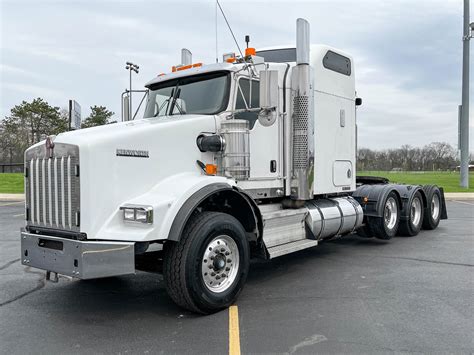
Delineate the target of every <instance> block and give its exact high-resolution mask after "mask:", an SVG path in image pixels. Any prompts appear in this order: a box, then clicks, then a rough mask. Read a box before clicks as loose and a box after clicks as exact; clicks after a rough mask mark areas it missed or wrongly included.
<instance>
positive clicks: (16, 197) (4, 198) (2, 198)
mask: <svg viewBox="0 0 474 355" xmlns="http://www.w3.org/2000/svg"><path fill="white" fill-rule="evenodd" d="M24 200H25V194H0V202H11V201H18V202H20V201H24Z"/></svg>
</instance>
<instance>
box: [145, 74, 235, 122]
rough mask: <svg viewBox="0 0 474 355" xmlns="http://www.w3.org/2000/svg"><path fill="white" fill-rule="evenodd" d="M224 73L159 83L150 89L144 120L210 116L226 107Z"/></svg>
mask: <svg viewBox="0 0 474 355" xmlns="http://www.w3.org/2000/svg"><path fill="white" fill-rule="evenodd" d="M229 76H230V74H229V73H227V72H216V73H206V74H202V75H194V76H190V77H184V78H178V79H173V80H169V81H166V82H164V83H158V84H155V85H153V86H151V87H150V92H149V95H148V102H147V105H146V108H145V114H144V117H145V118H147V117H160V116H166V115H184V114H203V115H213V114H216V113H219V112H221V111H223V110H225V109H226V108H227V101H228V98H229Z"/></svg>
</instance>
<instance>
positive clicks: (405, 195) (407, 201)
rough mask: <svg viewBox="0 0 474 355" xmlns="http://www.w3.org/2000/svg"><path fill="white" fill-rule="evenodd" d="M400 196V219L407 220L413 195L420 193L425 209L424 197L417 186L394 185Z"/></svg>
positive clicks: (421, 190) (423, 193)
mask: <svg viewBox="0 0 474 355" xmlns="http://www.w3.org/2000/svg"><path fill="white" fill-rule="evenodd" d="M394 186H395V189H396V190H397V191H398V193H399V194H400V198H401V200H402V204H401V205H400V219H401V220H407V219H409V218H410V205H411V201H412V199H413V196H415V193H416V192H418V191H420V193H421V199H422V203H423V209H424V208H426V195H425V192H424V191H423V189H422V188H421V186H419V185H394Z"/></svg>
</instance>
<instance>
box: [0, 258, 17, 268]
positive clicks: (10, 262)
mask: <svg viewBox="0 0 474 355" xmlns="http://www.w3.org/2000/svg"><path fill="white" fill-rule="evenodd" d="M17 261H20V258H18V259H15V260H12V261H9V262H8V263H6V264H5V265H2V266H0V270H4V269H6V268H7V267H9V266H11V265H13V264H15V263H16V262H17Z"/></svg>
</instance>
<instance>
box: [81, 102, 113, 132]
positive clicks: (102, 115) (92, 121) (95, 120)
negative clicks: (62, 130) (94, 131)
mask: <svg viewBox="0 0 474 355" xmlns="http://www.w3.org/2000/svg"><path fill="white" fill-rule="evenodd" d="M113 115H115V112H112V111H109V110H107V108H106V107H105V106H91V114H90V115H89V116H88V117H87V118H86V120H85V121H84V122H83V123H82V128H89V127H95V126H102V125H104V124H107V123H108V122H109V119H110V117H112V116H113Z"/></svg>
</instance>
